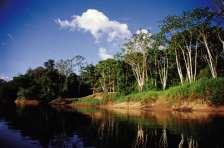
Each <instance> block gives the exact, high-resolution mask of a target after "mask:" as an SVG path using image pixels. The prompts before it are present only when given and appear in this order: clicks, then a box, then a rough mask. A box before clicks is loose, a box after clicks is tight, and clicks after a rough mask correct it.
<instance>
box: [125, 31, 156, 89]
mask: <svg viewBox="0 0 224 148" xmlns="http://www.w3.org/2000/svg"><path fill="white" fill-rule="evenodd" d="M153 42H154V40H153V39H152V35H151V33H150V32H148V30H145V29H141V30H139V31H137V33H136V34H134V35H133V36H132V38H131V39H129V40H128V42H127V43H126V44H125V45H124V60H125V62H126V63H128V64H129V65H130V66H131V68H132V71H133V73H134V75H135V78H136V80H137V83H138V87H139V91H143V88H144V85H145V82H146V80H147V79H148V50H149V48H152V44H153Z"/></svg>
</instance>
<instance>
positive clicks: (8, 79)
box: [0, 74, 12, 81]
mask: <svg viewBox="0 0 224 148" xmlns="http://www.w3.org/2000/svg"><path fill="white" fill-rule="evenodd" d="M0 79H2V80H5V81H10V80H12V78H10V77H7V76H4V75H2V74H0Z"/></svg>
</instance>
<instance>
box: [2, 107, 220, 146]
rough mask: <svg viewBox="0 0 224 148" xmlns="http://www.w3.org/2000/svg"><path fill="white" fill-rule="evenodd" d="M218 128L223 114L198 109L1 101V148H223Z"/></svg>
mask: <svg viewBox="0 0 224 148" xmlns="http://www.w3.org/2000/svg"><path fill="white" fill-rule="evenodd" d="M223 133H224V117H223V116H222V115H214V114H210V113H203V112H202V113H177V112H146V111H133V110H129V111H128V110H113V111H108V110H102V109H101V110H100V109H96V108H79V109H72V110H61V109H54V108H50V107H46V106H42V107H25V108H21V107H16V106H14V105H10V106H8V105H0V147H1V148H14V147H15V148H17V147H18V148H20V147H21V148H26V147H27V148H35V147H49V148H51V147H52V148H53V147H56V148H61V147H74V148H83V147H87V148H93V147H100V148H134V147H149V148H150V147H151V148H157V147H159V148H160V147H162V148H166V147H167V148H168V147H169V148H175V147H177V148H182V147H183V148H184V147H186V148H196V147H201V148H206V147H210V148H222V147H224V140H223Z"/></svg>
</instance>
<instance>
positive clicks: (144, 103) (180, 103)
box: [51, 78, 224, 112]
mask: <svg viewBox="0 0 224 148" xmlns="http://www.w3.org/2000/svg"><path fill="white" fill-rule="evenodd" d="M65 100H66V99H63V100H57V101H53V102H51V105H54V106H61V107H63V106H64V107H72V108H76V107H77V106H95V107H99V108H123V109H128V110H130V109H133V110H134V109H142V110H155V111H161V110H163V111H180V112H192V111H212V112H224V79H223V78H217V79H208V78H203V79H200V80H198V81H196V82H194V83H192V84H189V83H186V84H184V85H179V86H174V87H170V88H169V89H167V90H164V91H144V92H139V93H133V94H130V95H127V96H118V95H117V94H116V93H109V94H105V93H102V94H101V95H100V94H97V95H91V96H87V97H84V98H80V99H67V101H65ZM66 102H67V103H66Z"/></svg>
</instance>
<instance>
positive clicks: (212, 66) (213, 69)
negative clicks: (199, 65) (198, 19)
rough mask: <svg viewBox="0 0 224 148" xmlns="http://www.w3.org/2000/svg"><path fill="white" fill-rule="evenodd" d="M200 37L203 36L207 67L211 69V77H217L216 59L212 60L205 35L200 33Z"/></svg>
mask: <svg viewBox="0 0 224 148" xmlns="http://www.w3.org/2000/svg"><path fill="white" fill-rule="evenodd" d="M202 38H203V43H204V45H205V48H206V51H207V56H206V61H207V63H208V65H209V69H210V71H211V74H212V77H213V78H217V70H216V61H215V60H214V57H213V56H212V54H211V50H210V48H209V46H208V42H207V38H206V35H205V34H202Z"/></svg>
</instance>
